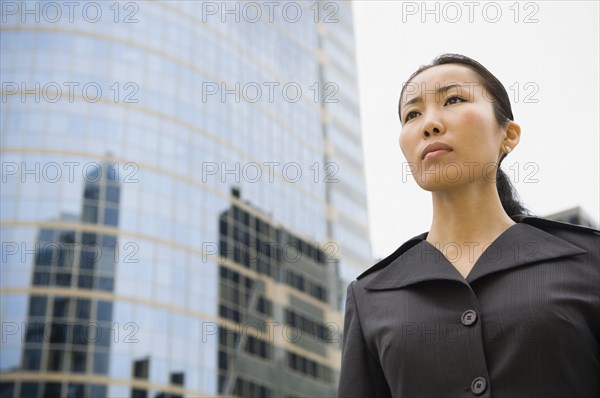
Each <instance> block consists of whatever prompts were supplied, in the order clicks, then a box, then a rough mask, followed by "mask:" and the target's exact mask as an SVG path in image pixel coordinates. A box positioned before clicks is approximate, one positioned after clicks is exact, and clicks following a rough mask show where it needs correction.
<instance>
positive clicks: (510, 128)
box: [502, 120, 521, 151]
mask: <svg viewBox="0 0 600 398" xmlns="http://www.w3.org/2000/svg"><path fill="white" fill-rule="evenodd" d="M520 138H521V126H519V125H518V124H517V123H515V122H513V121H512V120H511V121H509V122H508V124H507V125H506V127H505V128H504V140H503V141H502V145H506V146H508V147H509V148H510V149H511V151H512V150H513V149H515V147H516V146H517V145H518V144H519V140H520Z"/></svg>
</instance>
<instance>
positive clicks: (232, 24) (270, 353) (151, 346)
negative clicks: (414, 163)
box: [0, 1, 372, 398]
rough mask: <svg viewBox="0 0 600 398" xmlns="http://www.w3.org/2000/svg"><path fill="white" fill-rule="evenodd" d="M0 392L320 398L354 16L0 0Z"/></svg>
mask: <svg viewBox="0 0 600 398" xmlns="http://www.w3.org/2000/svg"><path fill="white" fill-rule="evenodd" d="M0 5H1V7H2V25H1V27H0V29H1V32H0V33H1V34H0V41H1V57H0V58H1V59H0V63H1V68H2V107H1V108H2V109H1V117H0V127H1V131H2V133H1V138H0V139H1V142H0V143H1V156H2V180H3V181H2V192H1V206H0V207H1V224H0V231H1V234H2V263H1V268H0V284H1V288H2V291H1V293H0V315H1V322H2V350H1V353H0V396H1V397H2V398H5V397H7V398H8V397H10V398H15V397H34V398H42V397H52V398H57V397H60V398H70V397H107V396H108V397H152V398H154V397H192V396H193V397H199V396H217V395H227V394H229V395H240V396H264V397H269V396H271V397H275V396H278V397H279V396H289V397H292V396H330V395H332V394H333V393H334V391H335V388H336V383H337V378H338V375H339V366H340V364H339V360H340V356H341V353H340V344H341V339H342V335H341V332H342V326H343V325H342V323H343V302H344V294H345V285H346V283H347V282H349V280H350V279H352V278H353V277H355V276H356V275H357V274H358V273H359V272H360V271H361V270H362V269H364V268H365V267H366V266H368V265H369V264H371V263H372V259H371V248H370V244H369V239H368V236H369V231H368V219H367V211H366V208H367V206H366V188H365V178H364V172H363V150H362V143H361V131H360V117H359V114H360V112H359V107H358V90H357V83H356V80H357V73H356V65H355V54H354V33H353V24H352V9H351V3H350V2H344V1H339V2H330V1H327V2H324V1H315V2H292V1H284V2H271V3H269V2H208V1H205V2H200V1H153V2H135V1H134V2H93V1H84V2H37V1H32V2H7V1H3V2H1V4H0Z"/></svg>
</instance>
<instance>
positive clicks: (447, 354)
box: [338, 215, 600, 398]
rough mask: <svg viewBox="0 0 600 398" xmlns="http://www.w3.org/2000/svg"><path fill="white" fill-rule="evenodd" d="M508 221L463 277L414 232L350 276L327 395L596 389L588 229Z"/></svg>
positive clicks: (599, 358) (559, 393) (598, 279)
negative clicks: (333, 389) (334, 389)
mask: <svg viewBox="0 0 600 398" xmlns="http://www.w3.org/2000/svg"><path fill="white" fill-rule="evenodd" d="M511 218H512V219H513V220H514V221H515V222H516V224H514V225H512V226H511V227H510V228H508V229H507V230H506V231H504V232H503V233H502V234H501V235H500V236H499V237H498V238H497V239H496V240H495V241H494V242H493V243H492V244H491V245H489V247H487V249H486V250H485V251H484V253H483V254H482V255H481V257H480V258H479V259H478V260H477V262H476V263H475V265H474V266H473V268H472V270H471V272H470V273H469V274H468V276H467V278H466V280H465V278H463V277H462V275H461V274H460V273H459V272H458V271H457V270H456V269H455V268H454V266H453V265H452V264H451V263H450V262H449V261H448V260H447V259H446V258H445V257H444V255H443V254H442V253H441V252H440V250H438V249H437V248H436V247H435V246H433V245H431V244H430V243H428V242H427V241H426V240H425V238H426V237H427V233H423V234H420V235H417V236H415V237H414V238H412V239H410V240H408V241H407V242H405V243H404V244H403V245H402V246H400V248H398V249H397V250H396V251H395V252H394V253H393V254H391V255H390V256H388V257H387V258H385V259H383V260H382V261H380V262H379V263H377V264H375V265H374V266H373V267H371V268H370V269H368V270H367V271H366V272H364V273H363V274H362V275H360V276H359V277H358V278H357V280H355V281H353V282H352V283H350V285H349V286H348V292H347V299H346V312H345V319H344V338H343V349H342V368H341V374H340V381H339V389H338V397H340V398H342V397H343V398H346V397H407V398H413V397H435V398H440V397H448V398H456V397H474V396H481V397H495V398H500V397H507V398H518V397H527V398H532V397H540V398H549V397H557V398H562V397H577V398H580V397H594V398H597V397H600V377H599V375H600V231H598V230H596V229H592V228H587V227H582V226H576V225H573V224H567V223H562V222H556V221H551V220H547V219H543V218H537V217H530V216H525V215H516V216H513V217H511Z"/></svg>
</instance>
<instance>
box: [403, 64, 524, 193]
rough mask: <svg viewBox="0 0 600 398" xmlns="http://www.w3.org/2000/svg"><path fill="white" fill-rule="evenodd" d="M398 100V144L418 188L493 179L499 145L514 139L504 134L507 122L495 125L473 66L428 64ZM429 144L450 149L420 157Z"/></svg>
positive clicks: (487, 97)
mask: <svg viewBox="0 0 600 398" xmlns="http://www.w3.org/2000/svg"><path fill="white" fill-rule="evenodd" d="M457 85H458V86H457ZM440 89H441V91H439V92H438V93H437V94H436V90H440ZM400 100H401V114H400V117H401V121H402V131H401V133H400V148H401V150H402V153H403V154H404V156H405V157H406V159H407V160H408V162H409V165H408V167H409V169H410V172H411V173H412V174H413V177H414V178H415V180H416V182H417V184H419V186H420V187H421V188H423V189H425V190H427V191H439V190H449V189H454V188H458V187H459V186H464V185H465V184H468V183H473V182H481V181H485V182H494V181H495V180H494V179H495V176H496V166H497V162H498V160H499V158H500V155H501V154H502V153H503V152H502V145H503V144H508V145H509V146H510V147H511V148H512V147H514V145H515V144H516V142H512V141H511V142H509V141H506V140H505V139H504V138H505V135H506V134H507V132H506V127H504V128H503V127H501V126H499V125H498V123H497V121H496V118H495V117H494V110H493V106H492V101H493V100H492V97H491V95H490V94H489V93H488V92H487V91H484V88H483V86H482V85H481V84H479V83H478V75H477V73H476V72H475V71H473V70H472V69H470V68H469V67H467V66H464V65H460V64H445V65H438V66H434V67H431V68H429V69H427V70H425V71H423V72H421V73H420V74H418V75H417V76H415V77H414V78H413V80H412V81H411V82H409V83H407V87H406V88H405V91H404V93H403V96H402V98H401V99H400ZM517 127H518V126H517ZM517 142H518V137H517ZM432 143H441V144H445V145H448V146H449V147H451V150H449V151H443V150H442V151H439V152H433V153H431V154H430V155H428V156H427V157H426V158H423V156H422V154H423V151H424V150H425V148H426V147H427V146H428V145H429V144H432ZM432 155H433V156H432Z"/></svg>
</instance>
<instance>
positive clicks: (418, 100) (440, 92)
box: [404, 83, 465, 106]
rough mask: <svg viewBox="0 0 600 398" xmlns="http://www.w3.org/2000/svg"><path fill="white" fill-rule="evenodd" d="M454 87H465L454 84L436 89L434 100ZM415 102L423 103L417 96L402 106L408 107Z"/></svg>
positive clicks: (426, 92)
mask: <svg viewBox="0 0 600 398" xmlns="http://www.w3.org/2000/svg"><path fill="white" fill-rule="evenodd" d="M455 87H459V88H464V87H465V86H464V85H462V84H456V83H455V84H450V85H448V86H443V87H440V88H438V89H437V90H435V91H434V92H433V93H435V95H436V98H437V96H438V95H440V94H443V93H445V92H446V91H448V90H450V89H453V88H455ZM425 94H431V92H428V91H425ZM415 102H423V100H422V98H421V96H420V95H419V96H417V97H415V98H413V99H410V100H408V101H406V103H405V104H404V106H408V105H410V104H413V103H415Z"/></svg>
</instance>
